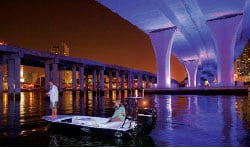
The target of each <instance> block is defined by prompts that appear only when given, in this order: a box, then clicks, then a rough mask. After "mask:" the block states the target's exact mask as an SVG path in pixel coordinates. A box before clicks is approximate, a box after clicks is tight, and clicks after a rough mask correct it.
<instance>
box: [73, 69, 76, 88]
mask: <svg viewBox="0 0 250 148" xmlns="http://www.w3.org/2000/svg"><path fill="white" fill-rule="evenodd" d="M72 90H73V91H74V92H75V91H76V65H73V66H72Z"/></svg>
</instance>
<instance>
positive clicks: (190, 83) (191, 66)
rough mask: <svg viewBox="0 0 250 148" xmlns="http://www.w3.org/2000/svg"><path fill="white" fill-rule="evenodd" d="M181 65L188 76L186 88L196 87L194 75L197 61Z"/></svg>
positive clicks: (185, 62)
mask: <svg viewBox="0 0 250 148" xmlns="http://www.w3.org/2000/svg"><path fill="white" fill-rule="evenodd" d="M183 63H184V66H185V68H186V71H187V74H188V87H196V74H197V68H198V64H199V60H189V61H184V62H183Z"/></svg>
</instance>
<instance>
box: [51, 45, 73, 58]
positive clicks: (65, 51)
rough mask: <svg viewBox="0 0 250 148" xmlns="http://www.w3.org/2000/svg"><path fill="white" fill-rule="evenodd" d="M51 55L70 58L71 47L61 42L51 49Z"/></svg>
mask: <svg viewBox="0 0 250 148" xmlns="http://www.w3.org/2000/svg"><path fill="white" fill-rule="evenodd" d="M51 53H54V54H60V55H65V56H69V47H68V45H67V44H66V43H65V42H59V43H56V44H54V45H53V46H52V47H51Z"/></svg>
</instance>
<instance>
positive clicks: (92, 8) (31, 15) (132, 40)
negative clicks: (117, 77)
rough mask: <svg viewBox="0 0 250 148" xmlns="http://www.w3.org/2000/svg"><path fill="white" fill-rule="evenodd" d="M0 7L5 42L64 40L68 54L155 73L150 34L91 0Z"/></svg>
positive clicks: (178, 69) (174, 69) (175, 65)
mask: <svg viewBox="0 0 250 148" xmlns="http://www.w3.org/2000/svg"><path fill="white" fill-rule="evenodd" d="M0 9H1V10H0V12H1V14H3V15H2V16H1V18H2V19H1V20H2V23H1V24H0V32H1V34H0V40H3V41H6V42H7V43H8V44H9V45H15V46H19V47H23V48H30V49H35V50H40V51H48V52H49V51H50V48H51V46H52V45H53V43H54V42H58V41H61V40H63V41H65V43H66V44H67V45H68V46H69V49H70V56H72V57H78V58H84V59H90V60H95V61H98V62H103V63H107V64H115V65H120V66H125V67H129V68H134V69H138V70H145V71H149V72H152V73H156V69H157V67H156V60H155V55H154V50H153V47H152V45H151V42H150V39H149V37H148V36H147V35H146V34H144V33H143V32H141V31H140V30H139V29H138V28H136V27H135V26H133V25H132V24H130V23H129V22H127V21H126V20H123V19H122V18H121V17H119V16H118V15H117V14H114V13H112V12H111V11H110V10H108V9H107V8H105V7H103V6H101V5H100V4H99V3H97V2H96V1H89V0H88V1H81V0H77V1H74V3H72V2H68V1H65V0H63V1H57V0H52V1H15V0H12V1H4V2H2V4H1V6H0ZM7 12H8V13H7ZM138 59H139V60H138ZM171 59H172V60H171V76H172V78H174V79H176V80H178V81H182V80H183V79H184V78H185V76H186V73H185V70H184V67H183V65H182V64H180V63H179V62H178V60H177V59H176V58H175V57H173V56H172V58H171Z"/></svg>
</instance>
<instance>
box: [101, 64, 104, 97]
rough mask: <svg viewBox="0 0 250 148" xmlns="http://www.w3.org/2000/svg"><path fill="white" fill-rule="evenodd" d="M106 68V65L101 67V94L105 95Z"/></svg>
mask: <svg viewBox="0 0 250 148" xmlns="http://www.w3.org/2000/svg"><path fill="white" fill-rule="evenodd" d="M104 70H105V67H101V68H100V89H101V92H100V94H101V95H104Z"/></svg>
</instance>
